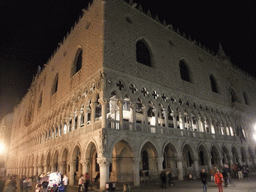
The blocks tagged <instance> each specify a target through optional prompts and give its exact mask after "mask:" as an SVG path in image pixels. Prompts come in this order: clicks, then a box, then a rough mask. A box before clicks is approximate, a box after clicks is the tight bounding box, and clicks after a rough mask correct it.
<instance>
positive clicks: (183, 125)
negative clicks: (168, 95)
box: [180, 112, 185, 130]
mask: <svg viewBox="0 0 256 192" xmlns="http://www.w3.org/2000/svg"><path fill="white" fill-rule="evenodd" d="M180 122H181V123H180V129H183V130H184V129H185V123H184V113H183V112H182V113H180Z"/></svg>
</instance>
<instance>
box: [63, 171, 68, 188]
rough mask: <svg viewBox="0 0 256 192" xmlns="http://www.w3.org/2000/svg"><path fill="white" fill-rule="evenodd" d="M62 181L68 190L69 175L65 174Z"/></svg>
mask: <svg viewBox="0 0 256 192" xmlns="http://www.w3.org/2000/svg"><path fill="white" fill-rule="evenodd" d="M62 181H63V185H64V187H65V192H66V191H67V187H68V177H67V175H64V177H63V180H62Z"/></svg>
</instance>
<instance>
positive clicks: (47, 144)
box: [7, 0, 256, 189]
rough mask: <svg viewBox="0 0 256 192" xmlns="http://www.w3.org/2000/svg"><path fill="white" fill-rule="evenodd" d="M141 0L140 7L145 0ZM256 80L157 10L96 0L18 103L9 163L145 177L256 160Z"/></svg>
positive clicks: (105, 176)
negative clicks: (182, 31)
mask: <svg viewBox="0 0 256 192" xmlns="http://www.w3.org/2000/svg"><path fill="white" fill-rule="evenodd" d="M137 7H138V9H137ZM255 88H256V81H255V79H253V78H252V77H249V76H247V75H246V74H244V73H243V72H242V71H240V70H238V69H236V68H234V67H233V65H232V63H231V62H230V60H229V58H228V57H227V56H226V55H225V52H224V51H223V49H222V47H221V45H220V47H219V50H218V53H217V54H213V53H210V51H209V50H208V49H207V48H205V47H204V46H201V44H200V43H197V42H196V41H193V40H191V39H190V38H187V37H186V35H185V34H184V35H180V34H179V31H174V30H173V28H172V26H171V25H167V24H165V23H164V22H163V23H161V22H159V20H158V19H157V18H155V19H153V18H152V17H151V15H150V13H149V12H148V14H145V13H143V12H142V11H141V7H140V6H136V5H134V4H133V3H131V2H124V1H121V0H104V1H103V0H95V1H94V2H93V4H92V5H91V6H89V8H88V10H85V11H84V15H83V16H82V17H81V19H80V20H79V22H78V24H77V25H76V26H75V27H74V29H73V30H72V31H71V32H70V34H69V35H67V37H66V38H65V39H64V40H63V42H62V43H60V47H59V48H58V50H57V51H56V53H55V54H54V55H53V57H52V58H51V59H50V60H49V62H48V63H47V64H46V65H45V67H44V69H43V70H39V71H38V74H37V75H36V77H35V79H34V81H33V83H32V84H31V87H30V89H29V91H28V93H27V94H26V96H25V97H24V98H23V100H22V101H21V103H20V104H19V105H18V106H17V107H16V108H15V110H14V117H13V124H12V140H11V146H10V153H9V156H10V157H9V160H8V165H7V166H8V173H9V174H19V175H28V176H32V175H36V174H40V173H47V172H50V171H60V172H61V173H63V174H67V175H68V177H69V178H70V184H74V183H75V181H76V178H75V176H76V175H77V176H78V175H80V174H85V173H86V172H88V173H89V175H90V177H91V179H92V180H94V178H95V177H96V175H97V173H98V172H99V173H100V188H101V189H104V187H105V183H106V182H108V181H115V182H133V183H134V185H139V184H140V182H141V180H142V179H143V178H145V177H141V174H140V173H143V174H144V175H146V174H149V175H150V178H151V179H155V178H158V175H159V172H160V171H162V170H168V171H172V173H173V176H175V177H177V178H178V179H180V180H182V179H184V178H185V177H186V176H187V175H188V174H193V175H194V176H195V177H198V174H199V171H200V170H201V169H202V168H205V169H207V170H209V169H210V168H211V167H212V166H214V165H216V166H218V167H219V168H222V167H223V164H228V165H229V166H231V165H232V164H235V163H241V164H247V165H250V166H253V165H254V164H255V161H256V159H255V158H256V148H255V143H254V141H253V139H252V135H253V134H254V132H253V131H254V130H253V124H254V122H255V115H254V114H255V109H256V101H255V95H256V93H255V91H256V89H255Z"/></svg>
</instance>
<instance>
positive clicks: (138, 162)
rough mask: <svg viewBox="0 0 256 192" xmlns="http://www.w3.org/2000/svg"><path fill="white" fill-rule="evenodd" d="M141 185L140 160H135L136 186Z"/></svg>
mask: <svg viewBox="0 0 256 192" xmlns="http://www.w3.org/2000/svg"><path fill="white" fill-rule="evenodd" d="M139 185H140V159H139V158H134V186H139Z"/></svg>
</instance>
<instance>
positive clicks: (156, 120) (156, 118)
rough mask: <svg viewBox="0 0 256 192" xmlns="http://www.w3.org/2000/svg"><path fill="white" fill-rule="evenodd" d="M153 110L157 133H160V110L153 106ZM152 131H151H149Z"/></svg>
mask: <svg viewBox="0 0 256 192" xmlns="http://www.w3.org/2000/svg"><path fill="white" fill-rule="evenodd" d="M153 112H154V113H155V128H156V133H159V126H158V110H157V109H156V108H153ZM149 132H151V131H149Z"/></svg>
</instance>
